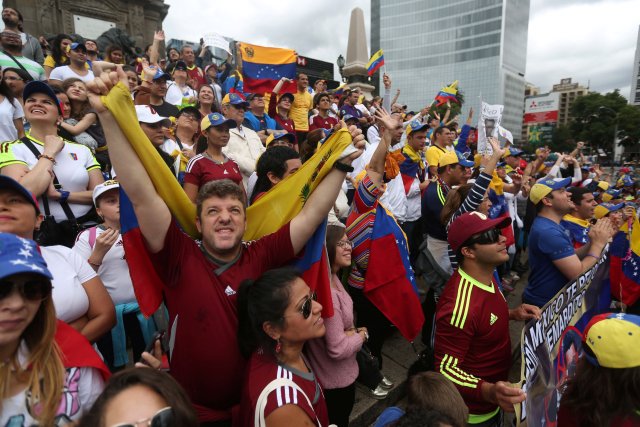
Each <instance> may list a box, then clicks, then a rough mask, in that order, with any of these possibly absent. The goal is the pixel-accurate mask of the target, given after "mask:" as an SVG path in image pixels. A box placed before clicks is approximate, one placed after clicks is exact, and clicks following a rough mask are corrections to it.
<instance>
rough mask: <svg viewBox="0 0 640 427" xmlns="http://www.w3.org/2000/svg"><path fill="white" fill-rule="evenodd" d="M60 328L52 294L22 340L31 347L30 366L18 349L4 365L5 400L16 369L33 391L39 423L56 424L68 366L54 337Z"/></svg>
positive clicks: (0, 373) (0, 372) (0, 379)
mask: <svg viewBox="0 0 640 427" xmlns="http://www.w3.org/2000/svg"><path fill="white" fill-rule="evenodd" d="M56 328H57V320H56V312H55V309H54V307H53V299H52V297H51V295H50V296H49V297H47V298H46V299H45V300H43V301H42V303H41V304H40V308H38V312H37V313H36V315H35V317H34V318H33V320H32V321H31V323H30V324H29V326H27V329H25V331H24V332H23V334H22V339H24V341H25V342H26V344H27V347H28V348H29V359H28V360H27V364H26V366H27V368H26V369H22V367H21V366H20V365H19V363H18V360H17V352H16V354H14V355H13V357H12V360H11V362H10V363H6V364H5V365H3V366H2V367H0V391H1V392H2V399H4V398H6V397H8V392H9V385H10V378H11V371H12V370H14V371H15V372H16V377H17V379H18V380H19V381H20V382H26V383H27V388H26V390H28V391H29V392H30V393H31V399H32V401H33V402H34V404H33V405H31V407H32V408H35V407H37V408H38V410H37V413H34V414H32V416H33V417H34V418H35V419H36V420H37V421H38V423H39V425H53V424H54V418H55V416H56V412H57V410H58V407H59V406H60V398H61V396H62V387H63V382H64V376H65V369H64V366H63V364H62V358H61V355H60V350H59V348H58V345H57V344H56V342H55V339H54V337H55V333H56ZM35 403H37V406H36V405H35ZM0 410H1V408H0ZM34 412H36V411H34Z"/></svg>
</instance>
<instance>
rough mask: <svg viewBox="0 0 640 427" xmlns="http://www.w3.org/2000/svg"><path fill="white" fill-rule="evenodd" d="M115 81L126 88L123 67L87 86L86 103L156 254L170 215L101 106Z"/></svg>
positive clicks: (133, 153)
mask: <svg viewBox="0 0 640 427" xmlns="http://www.w3.org/2000/svg"><path fill="white" fill-rule="evenodd" d="M118 81H120V82H122V83H124V84H125V86H126V81H127V78H126V74H125V73H124V71H123V70H122V67H118V71H117V74H116V73H109V74H106V73H104V74H102V75H101V76H100V77H98V78H96V79H95V80H94V81H92V82H90V83H89V84H88V85H87V87H88V89H89V100H90V102H91V106H92V107H93V108H94V110H95V111H96V112H97V113H98V117H99V118H100V123H102V129H103V130H104V134H105V138H106V140H107V145H108V147H109V157H110V158H111V161H112V163H113V167H114V169H115V170H116V171H117V173H118V181H120V184H121V185H122V188H123V189H124V190H125V191H126V193H127V196H128V197H129V199H130V200H131V203H132V204H133V208H134V210H135V213H136V216H137V218H138V222H139V224H140V229H141V231H142V235H143V236H144V239H145V242H146V244H147V246H148V248H149V249H150V250H151V252H153V253H156V252H159V251H160V250H161V249H162V248H163V246H164V239H165V236H166V234H167V230H168V229H169V225H170V224H171V212H170V211H169V208H168V207H167V205H166V204H165V202H164V201H163V200H162V198H161V197H160V196H159V195H158V193H157V192H156V190H155V187H154V186H153V183H152V182H151V178H149V175H148V174H147V172H146V170H145V169H144V167H143V166H142V162H141V161H140V159H139V158H138V155H137V154H136V152H135V151H134V149H133V147H131V145H130V143H129V141H128V140H127V138H126V137H125V136H124V134H123V133H122V130H121V129H120V126H119V125H118V123H117V122H116V120H115V118H114V117H113V115H112V114H111V112H109V110H107V108H106V107H105V106H104V104H103V103H102V100H101V98H100V96H101V95H107V94H108V93H109V91H110V90H111V89H112V88H113V87H114V86H115V85H116V84H117V83H118Z"/></svg>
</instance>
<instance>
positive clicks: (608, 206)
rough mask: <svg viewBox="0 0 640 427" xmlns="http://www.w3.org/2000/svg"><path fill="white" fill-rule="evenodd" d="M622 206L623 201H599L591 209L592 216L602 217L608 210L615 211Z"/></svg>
mask: <svg viewBox="0 0 640 427" xmlns="http://www.w3.org/2000/svg"><path fill="white" fill-rule="evenodd" d="M622 208H624V203H618V204H613V203H600V204H599V205H598V206H596V207H595V209H594V210H593V216H594V217H595V218H596V219H600V218H604V217H605V216H607V215H608V214H609V213H610V212H615V211H619V210H620V209H622Z"/></svg>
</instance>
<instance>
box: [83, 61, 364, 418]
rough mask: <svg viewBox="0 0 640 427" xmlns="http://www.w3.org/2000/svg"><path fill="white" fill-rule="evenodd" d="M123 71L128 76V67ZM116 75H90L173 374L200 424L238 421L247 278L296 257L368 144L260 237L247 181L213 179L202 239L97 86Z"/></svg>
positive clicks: (203, 199)
mask: <svg viewBox="0 0 640 427" xmlns="http://www.w3.org/2000/svg"><path fill="white" fill-rule="evenodd" d="M118 77H119V78H120V80H121V81H122V80H124V81H125V83H126V75H125V74H124V72H123V71H122V70H121V69H120V70H118ZM116 83H117V78H116V77H115V76H113V75H112V76H110V77H109V78H108V79H107V78H106V76H102V78H101V80H100V82H99V83H93V82H92V83H90V84H89V87H90V90H91V91H92V92H91V96H90V98H91V104H92V106H93V108H94V109H95V110H96V112H97V113H98V115H99V117H100V119H101V123H102V124H103V129H104V131H105V136H106V137H107V140H108V141H109V148H110V149H111V147H113V150H114V151H112V152H111V153H113V156H114V157H117V160H116V161H115V162H114V168H115V169H116V170H117V171H118V179H119V181H120V183H121V185H122V187H123V188H124V189H125V190H126V192H127V195H128V196H129V198H130V200H131V202H132V204H133V207H134V210H135V213H136V216H137V218H138V223H139V224H140V230H141V232H142V235H143V237H144V240H145V243H146V246H147V249H148V252H149V253H150V255H151V259H152V262H153V264H154V267H155V269H156V271H157V273H158V275H159V276H160V278H161V279H162V280H163V282H164V284H165V287H164V298H165V303H166V305H167V308H168V310H169V316H170V331H171V335H170V355H169V356H170V363H171V374H172V375H173V376H174V377H175V378H176V379H177V380H178V382H179V383H180V384H181V385H182V386H183V387H184V388H185V390H186V391H187V393H188V394H189V397H190V398H191V401H192V403H193V405H194V407H195V408H196V410H197V411H198V418H199V420H200V422H201V423H203V424H201V425H207V426H230V425H231V421H230V419H231V410H232V408H233V407H234V406H236V405H237V404H238V403H239V402H240V392H241V387H242V380H243V375H244V371H245V367H246V363H247V362H246V360H245V359H243V358H242V356H241V355H240V351H239V348H238V342H237V336H236V334H237V329H238V318H237V312H236V292H237V289H238V287H239V284H240V282H241V281H242V280H245V279H255V278H257V277H258V276H260V275H261V274H262V273H264V272H265V271H266V270H269V269H272V268H276V267H279V266H282V265H284V264H287V263H289V262H290V261H292V259H293V258H294V256H295V255H296V254H297V253H298V252H300V250H301V249H302V248H303V247H304V245H305V244H306V242H307V240H308V239H309V238H310V237H311V235H312V234H313V233H314V231H315V229H316V228H317V226H318V225H319V224H320V223H321V222H322V221H323V220H324V219H325V218H326V216H327V214H328V212H329V210H330V209H331V208H332V207H333V204H334V203H335V200H336V197H337V195H338V192H339V191H340V187H341V185H342V182H343V181H344V179H345V176H346V173H345V172H344V171H343V170H346V169H348V168H349V166H348V165H349V164H350V163H351V162H352V161H353V160H354V159H355V158H357V157H358V156H359V155H360V153H361V151H360V150H357V151H356V152H354V153H353V154H351V155H349V156H348V157H346V158H345V159H342V160H340V161H339V162H340V163H343V164H340V165H338V166H337V167H336V169H335V170H332V171H331V172H330V173H329V174H328V175H327V176H326V177H325V178H324V179H323V180H322V182H321V183H320V184H319V185H318V187H317V188H316V189H315V191H314V192H313V193H312V194H311V196H310V197H309V199H308V200H307V202H306V204H305V206H304V208H303V209H302V211H301V212H300V213H299V214H298V215H297V216H296V217H295V218H294V219H292V220H291V222H289V223H288V224H286V225H284V226H283V227H282V228H281V229H280V230H278V231H276V232H275V233H273V234H270V235H268V236H265V237H263V238H262V239H259V240H257V241H252V242H243V241H242V236H243V234H244V231H245V226H246V215H245V205H246V201H245V195H244V191H243V189H242V188H241V187H239V186H238V185H236V184H233V183H232V182H230V181H227V180H222V181H212V182H209V183H207V184H205V185H204V186H203V187H202V188H201V189H200V192H199V195H198V199H197V201H196V204H197V218H196V226H197V228H198V230H199V231H200V232H201V233H202V242H201V243H198V242H196V241H194V240H192V239H191V238H190V237H188V236H187V235H186V234H184V233H183V232H182V231H181V230H180V229H179V228H178V226H177V224H176V222H175V221H174V219H173V218H172V216H171V212H170V211H169V208H168V207H167V205H166V204H165V202H164V201H163V199H162V198H161V197H160V196H159V195H158V194H157V192H156V190H155V187H154V185H153V183H152V181H151V179H150V178H149V175H148V174H147V172H146V171H145V169H144V167H143V166H142V163H141V162H140V160H139V158H138V156H137V155H136V154H135V152H134V150H133V148H132V147H131V145H130V144H129V142H128V141H127V140H126V137H125V136H124V134H123V133H122V131H121V129H120V128H119V126H118V124H117V123H116V121H115V119H114V118H113V116H112V115H111V113H110V112H109V111H108V110H107V109H106V108H105V107H104V105H103V104H102V101H101V100H100V97H99V96H98V95H97V94H100V95H106V94H107V93H108V91H109V90H110V88H111V87H112V86H113V85H115V84H116ZM102 120H104V121H102ZM351 131H352V132H351V134H352V136H353V138H354V140H353V143H354V145H356V147H359V146H361V145H363V144H364V138H363V137H362V134H361V133H360V131H358V130H357V129H355V128H352V129H351Z"/></svg>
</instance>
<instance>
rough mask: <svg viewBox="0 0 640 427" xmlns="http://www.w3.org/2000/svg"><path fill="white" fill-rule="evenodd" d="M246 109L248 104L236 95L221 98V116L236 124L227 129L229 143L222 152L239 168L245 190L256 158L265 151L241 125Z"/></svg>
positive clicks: (246, 128)
mask: <svg viewBox="0 0 640 427" xmlns="http://www.w3.org/2000/svg"><path fill="white" fill-rule="evenodd" d="M247 108H249V103H248V102H247V101H245V100H244V99H242V97H241V96H240V95H238V94H236V93H228V94H226V95H225V96H224V98H222V114H223V115H224V116H225V117H226V118H228V119H231V120H233V121H235V122H236V124H237V127H236V128H233V129H229V134H230V137H229V143H228V144H227V146H226V147H224V148H223V149H222V152H223V153H224V155H225V156H227V157H229V158H230V159H231V160H233V161H234V162H236V163H237V164H238V166H239V167H240V172H241V173H242V178H243V183H244V188H245V190H246V189H247V180H248V179H249V177H250V176H251V174H252V173H253V172H254V171H255V169H256V162H257V161H258V158H259V157H260V155H262V153H264V151H265V148H264V145H262V141H261V140H260V137H259V136H258V134H257V133H256V132H255V131H253V130H251V129H249V128H248V127H247V126H243V125H242V124H243V122H244V117H245V112H246V111H247Z"/></svg>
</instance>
